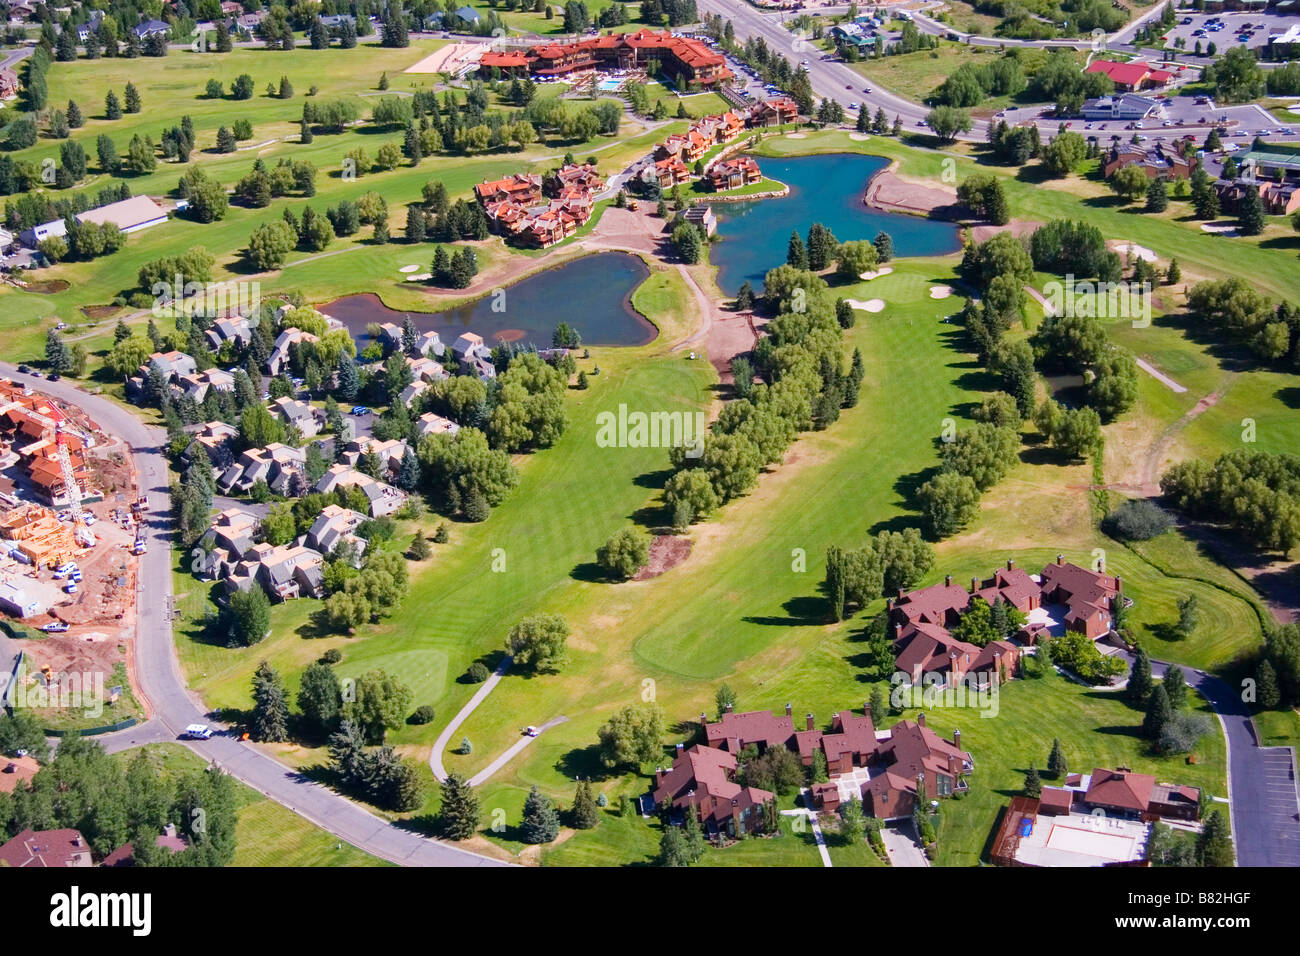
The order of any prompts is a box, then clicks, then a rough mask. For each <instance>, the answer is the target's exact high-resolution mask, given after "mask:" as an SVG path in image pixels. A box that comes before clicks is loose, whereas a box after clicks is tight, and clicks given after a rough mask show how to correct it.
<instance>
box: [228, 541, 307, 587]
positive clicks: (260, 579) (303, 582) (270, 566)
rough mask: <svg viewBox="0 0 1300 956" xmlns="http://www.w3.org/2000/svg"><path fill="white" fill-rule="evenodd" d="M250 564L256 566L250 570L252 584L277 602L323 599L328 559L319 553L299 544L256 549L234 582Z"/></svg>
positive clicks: (235, 576) (241, 566)
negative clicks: (322, 585)
mask: <svg viewBox="0 0 1300 956" xmlns="http://www.w3.org/2000/svg"><path fill="white" fill-rule="evenodd" d="M249 564H251V565H253V567H251V568H249V569H248V570H249V571H250V572H251V576H252V580H253V581H255V582H256V583H258V584H260V585H261V586H262V587H263V588H264V589H265V590H266V592H267V594H269V595H270V596H271V597H272V598H274V599H279V600H281V601H288V600H292V599H293V598H297V597H303V596H306V597H319V596H320V588H321V583H322V580H323V573H324V565H325V557H324V555H322V554H321V553H320V552H319V551H314V550H312V549H311V548H308V547H305V546H302V545H296V544H282V545H280V546H278V547H272V546H271V545H269V544H266V543H263V544H258V545H254V546H253V548H252V551H251V552H250V553H249V556H248V557H247V558H246V559H245V560H244V561H243V562H241V563H240V567H239V568H237V569H236V572H235V574H234V575H232V579H238V578H239V577H241V576H242V574H241V571H242V570H244V568H245V566H247V565H249ZM228 580H230V579H228Z"/></svg>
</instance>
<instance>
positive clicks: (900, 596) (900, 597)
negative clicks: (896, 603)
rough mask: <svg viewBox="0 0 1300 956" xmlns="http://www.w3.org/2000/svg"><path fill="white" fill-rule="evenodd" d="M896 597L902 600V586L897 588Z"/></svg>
mask: <svg viewBox="0 0 1300 956" xmlns="http://www.w3.org/2000/svg"><path fill="white" fill-rule="evenodd" d="M898 599H899V600H900V601H901V600H903V589H902V588H899V589H898Z"/></svg>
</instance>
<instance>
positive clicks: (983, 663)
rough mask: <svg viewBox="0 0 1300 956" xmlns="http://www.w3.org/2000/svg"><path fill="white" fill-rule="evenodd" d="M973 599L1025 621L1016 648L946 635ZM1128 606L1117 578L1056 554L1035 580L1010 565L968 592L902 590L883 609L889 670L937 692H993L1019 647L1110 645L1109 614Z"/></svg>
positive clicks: (954, 588) (1015, 662)
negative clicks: (965, 685) (1010, 610)
mask: <svg viewBox="0 0 1300 956" xmlns="http://www.w3.org/2000/svg"><path fill="white" fill-rule="evenodd" d="M976 598H979V599H981V600H983V601H984V602H985V603H986V604H988V605H989V606H990V607H991V606H993V605H995V604H997V603H999V602H1005V603H1007V604H1009V605H1010V606H1011V607H1014V608H1015V609H1016V610H1017V611H1019V612H1020V613H1022V614H1024V615H1025V617H1026V623H1025V624H1024V626H1023V627H1021V628H1020V629H1019V631H1018V632H1017V633H1016V634H1015V635H1014V638H1015V643H1013V642H1012V641H1010V640H994V641H990V642H989V643H988V644H986V645H985V646H983V647H979V646H977V645H975V644H971V643H968V642H966V641H962V640H960V639H958V638H956V637H954V636H953V635H952V633H951V629H953V628H955V627H956V626H957V625H958V623H959V622H960V621H961V619H962V617H963V615H965V614H966V612H967V611H968V610H970V608H971V606H972V604H973V602H974V601H975V599H976ZM1127 600H1128V599H1127V598H1125V597H1124V595H1123V581H1122V580H1121V579H1120V577H1119V576H1118V575H1109V574H1105V573H1104V572H1100V571H1092V570H1089V569H1088V568H1081V567H1079V566H1078V565H1077V564H1071V563H1069V562H1068V561H1066V560H1065V559H1064V557H1063V556H1062V555H1057V557H1056V561H1055V563H1052V564H1048V565H1047V566H1046V567H1044V568H1043V570H1042V573H1041V574H1036V575H1031V574H1027V573H1026V572H1025V571H1023V570H1021V569H1020V568H1017V567H1016V566H1015V562H1014V561H1011V560H1008V561H1007V563H1006V567H1004V568H999V569H997V570H996V571H994V572H993V575H992V576H991V577H989V578H986V579H984V580H981V579H979V578H977V577H976V578H972V579H971V583H970V587H969V589H968V588H964V587H962V586H960V585H957V584H954V583H953V580H952V575H948V576H947V577H946V578H945V579H944V583H943V584H934V585H931V586H930V587H926V588H918V589H917V590H914V591H904V590H903V589H901V588H900V589H899V591H898V594H897V596H896V597H892V598H890V599H889V600H888V602H887V605H886V606H887V614H888V620H889V626H890V627H891V628H892V629H893V634H892V637H893V641H894V655H895V667H896V668H897V669H898V671H899V672H901V673H903V674H906V675H907V677H908V680H909V682H910V683H911V684H912V685H913V686H920V685H921V683H922V681H923V679H928V681H930V682H933V683H934V685H935V686H937V687H955V686H957V685H958V684H959V683H962V682H963V681H967V680H973V681H974V682H975V683H976V684H977V685H978V686H994V685H997V684H999V683H1001V682H1003V681H1006V680H1009V679H1012V678H1014V677H1015V676H1016V673H1017V670H1018V667H1019V663H1020V654H1021V650H1022V648H1023V647H1024V646H1030V645H1033V644H1034V643H1036V642H1037V641H1038V640H1039V639H1040V638H1044V637H1050V636H1052V635H1053V634H1060V633H1063V632H1064V631H1074V632H1077V633H1080V634H1083V635H1085V636H1086V637H1088V638H1089V639H1091V640H1100V639H1111V640H1116V638H1115V637H1114V636H1113V635H1114V632H1113V628H1112V624H1113V621H1114V611H1115V607H1116V605H1117V603H1118V602H1120V601H1127Z"/></svg>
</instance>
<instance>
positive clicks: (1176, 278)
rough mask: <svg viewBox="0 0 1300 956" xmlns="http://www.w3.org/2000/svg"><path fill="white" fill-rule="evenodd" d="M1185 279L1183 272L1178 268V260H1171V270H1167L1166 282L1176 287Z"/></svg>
mask: <svg viewBox="0 0 1300 956" xmlns="http://www.w3.org/2000/svg"><path fill="white" fill-rule="evenodd" d="M1182 278H1183V270H1182V269H1180V268H1178V259H1177V258H1173V259H1170V260H1169V268H1168V269H1167V270H1165V282H1166V283H1168V284H1169V285H1175V284H1176V283H1178V282H1180V281H1181V280H1182Z"/></svg>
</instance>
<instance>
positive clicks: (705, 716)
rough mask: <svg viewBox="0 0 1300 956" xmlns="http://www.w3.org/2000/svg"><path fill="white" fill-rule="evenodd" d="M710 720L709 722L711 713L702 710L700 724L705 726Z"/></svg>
mask: <svg viewBox="0 0 1300 956" xmlns="http://www.w3.org/2000/svg"><path fill="white" fill-rule="evenodd" d="M708 722H709V715H708V714H706V713H705V712H704V711H700V726H704V725H705V724H707V723H708Z"/></svg>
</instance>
